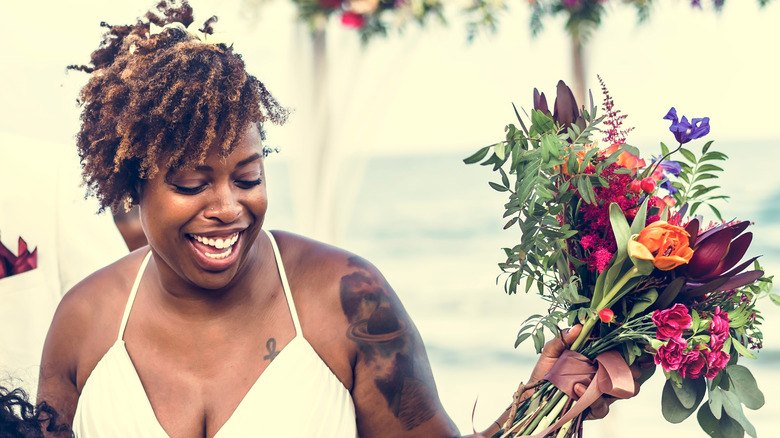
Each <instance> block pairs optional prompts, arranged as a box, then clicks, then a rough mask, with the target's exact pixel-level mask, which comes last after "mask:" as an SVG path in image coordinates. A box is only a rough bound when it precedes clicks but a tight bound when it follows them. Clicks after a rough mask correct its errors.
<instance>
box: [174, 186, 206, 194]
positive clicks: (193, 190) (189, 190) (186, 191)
mask: <svg viewBox="0 0 780 438" xmlns="http://www.w3.org/2000/svg"><path fill="white" fill-rule="evenodd" d="M172 185H173V187H174V188H175V189H176V191H177V192H179V193H181V194H184V195H194V194H196V193H200V192H201V191H203V189H204V188H205V187H206V185H205V184H203V185H199V186H196V187H186V186H177V185H176V184H172Z"/></svg>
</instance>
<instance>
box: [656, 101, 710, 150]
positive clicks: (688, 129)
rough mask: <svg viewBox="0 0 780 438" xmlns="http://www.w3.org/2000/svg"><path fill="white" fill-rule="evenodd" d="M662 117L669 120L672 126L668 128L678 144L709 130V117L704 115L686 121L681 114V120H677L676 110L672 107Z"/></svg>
mask: <svg viewBox="0 0 780 438" xmlns="http://www.w3.org/2000/svg"><path fill="white" fill-rule="evenodd" d="M664 119H666V120H671V121H672V126H670V127H669V130H670V131H672V133H673V134H674V138H676V139H677V141H678V142H680V144H685V143H688V142H689V141H691V140H695V139H697V138H702V137H704V136H705V135H707V134H709V132H710V118H709V117H704V118H701V119H693V120H691V121H690V123H689V122H688V119H687V118H686V117H685V116H683V117H682V120H680V121H678V120H677V110H676V109H674V107H672V109H670V110H669V112H668V113H666V115H665V116H664Z"/></svg>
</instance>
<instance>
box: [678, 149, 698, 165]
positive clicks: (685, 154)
mask: <svg viewBox="0 0 780 438" xmlns="http://www.w3.org/2000/svg"><path fill="white" fill-rule="evenodd" d="M680 153H681V154H682V155H683V157H685V159H686V160H688V161H690V162H691V163H695V162H696V155H693V152H691V151H689V150H688V149H685V148H681V149H680Z"/></svg>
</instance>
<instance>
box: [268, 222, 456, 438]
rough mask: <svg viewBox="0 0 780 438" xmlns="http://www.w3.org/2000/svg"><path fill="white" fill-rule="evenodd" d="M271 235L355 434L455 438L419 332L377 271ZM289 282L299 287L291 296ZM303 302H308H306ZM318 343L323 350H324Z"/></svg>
mask: <svg viewBox="0 0 780 438" xmlns="http://www.w3.org/2000/svg"><path fill="white" fill-rule="evenodd" d="M274 236H276V238H277V241H278V242H279V246H280V250H281V252H282V255H283V260H284V263H285V267H287V266H288V265H291V266H290V269H289V270H288V277H289V278H290V285H291V288H292V289H293V295H294V296H296V295H297V296H296V298H295V302H296V306H298V303H299V301H300V302H301V303H302V304H303V306H299V307H304V308H305V309H306V310H303V311H302V310H300V309H299V313H300V314H301V315H302V316H301V320H302V324H303V331H304V333H307V327H306V324H305V322H306V321H309V322H310V324H316V330H308V333H307V337H310V338H312V337H313V340H312V341H310V342H311V343H312V345H313V346H314V347H315V349H316V350H318V353H320V355H321V356H322V357H323V360H325V362H326V363H328V365H329V366H330V367H331V369H333V370H334V372H335V373H336V374H337V376H339V377H340V378H341V379H342V382H344V383H345V386H346V387H347V388H348V389H349V390H350V393H351V394H352V398H353V401H354V403H355V411H356V414H357V422H358V429H359V430H358V432H359V435H360V436H361V437H367V438H372V437H401V436H403V437H428V438H430V437H452V436H456V435H459V434H458V431H457V428H456V427H455V426H454V424H453V423H452V421H451V420H450V418H449V417H448V416H447V413H446V412H444V409H443V407H442V405H441V402H440V401H439V396H438V392H437V390H436V385H435V383H434V379H433V375H432V373H431V369H430V364H429V362H428V357H427V354H426V352H425V347H424V345H423V342H422V339H421V338H420V335H419V332H418V331H417V328H416V327H415V325H414V323H413V322H412V320H411V319H410V318H409V315H408V313H407V312H406V310H405V309H404V306H403V305H402V303H401V301H400V300H399V299H398V296H397V295H396V293H395V291H394V290H393V289H392V287H391V286H390V284H389V283H388V282H387V281H386V279H385V278H384V276H383V275H382V273H381V272H380V271H379V270H378V269H377V268H376V267H375V266H374V265H373V264H371V263H370V262H368V261H367V260H365V259H363V258H362V257H359V256H357V255H355V254H352V253H350V252H348V251H345V250H342V249H339V248H335V247H332V246H329V245H325V244H322V243H318V242H315V241H311V240H309V239H305V238H302V237H300V236H296V235H294V234H289V233H280V232H274ZM285 249H287V252H289V253H290V254H289V255H288V256H287V257H285V256H284V254H285V252H286V251H285ZM288 257H289V258H288ZM298 276H300V278H297V277H298ZM295 284H297V285H298V287H299V289H302V290H299V291H298V293H297V294H296V291H295V289H296V286H295ZM298 297H301V298H300V299H299V298H298ZM311 303H316V306H312V307H309V305H310V304H311ZM322 308H327V309H328V310H321V309H322ZM328 343H330V344H337V345H339V346H341V347H340V348H341V350H340V349H339V348H332V347H330V346H329V344H328ZM318 345H319V346H321V347H322V346H325V347H326V348H323V350H324V352H325V353H326V354H322V353H321V352H320V350H319V349H318V348H317V347H318ZM334 351H335V352H337V353H338V352H341V354H344V352H347V353H346V354H347V355H348V356H349V363H348V364H346V366H347V367H348V370H347V371H346V373H348V375H349V380H348V381H345V379H344V378H342V375H341V374H342V369H341V368H340V367H341V366H342V365H343V357H338V356H336V357H334V358H331V357H329V356H328V355H327V354H329V353H332V352H334ZM334 365H335V366H334Z"/></svg>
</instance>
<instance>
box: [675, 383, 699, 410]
mask: <svg viewBox="0 0 780 438" xmlns="http://www.w3.org/2000/svg"><path fill="white" fill-rule="evenodd" d="M671 386H672V389H673V390H674V394H675V395H676V396H677V400H679V401H680V404H682V406H683V407H684V408H685V409H693V408H695V407H696V406H698V404H699V402H700V401H701V400H702V399H703V398H704V392H705V391H707V386H706V383H705V382H704V377H700V378H698V379H683V380H682V385H681V386H677V385H671ZM694 404H695V405H694Z"/></svg>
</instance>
